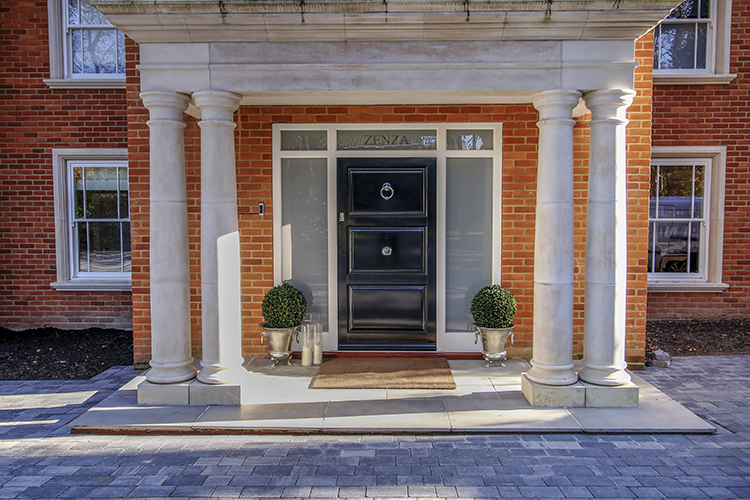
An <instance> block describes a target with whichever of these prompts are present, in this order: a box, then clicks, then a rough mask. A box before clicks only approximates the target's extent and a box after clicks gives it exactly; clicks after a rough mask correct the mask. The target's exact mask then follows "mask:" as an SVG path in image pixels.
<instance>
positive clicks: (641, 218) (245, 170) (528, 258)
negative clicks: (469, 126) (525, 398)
mask: <svg viewBox="0 0 750 500" xmlns="http://www.w3.org/2000/svg"><path fill="white" fill-rule="evenodd" d="M648 50H650V48H647V49H646V52H648ZM646 67H647V68H648V66H646ZM641 73H643V76H641V77H639V78H640V80H639V81H640V83H639V85H642V86H644V88H646V87H648V86H650V69H648V70H647V71H641ZM639 90H640V89H639ZM128 99H129V105H130V106H132V107H131V110H130V115H129V125H130V142H129V147H130V161H131V179H132V186H133V189H134V190H135V189H136V186H137V189H138V191H139V193H138V194H137V195H136V194H135V193H134V195H133V198H134V199H133V202H132V207H131V212H132V215H131V219H132V221H133V222H132V223H133V231H132V232H133V266H134V267H133V302H134V337H135V359H136V362H145V361H146V360H148V359H149V357H150V340H149V336H150V331H149V328H150V325H149V301H148V248H147V241H148V186H147V184H148V127H147V125H146V120H147V119H148V115H147V112H146V111H145V110H144V109H143V108H142V106H141V104H140V100H139V99H138V97H137V87H136V86H133V87H132V88H129V92H128ZM631 110H632V112H633V116H631V127H632V128H631V131H630V133H629V137H628V143H629V150H630V152H631V155H632V156H633V160H632V161H631V162H630V163H631V166H630V171H629V180H630V185H632V186H633V189H640V190H641V191H642V192H641V194H643V193H644V192H645V193H647V192H648V191H647V190H648V166H649V161H648V158H649V140H648V132H649V130H650V93H649V92H648V91H647V89H645V90H643V92H642V93H641V95H639V97H638V98H637V100H636V104H634V106H633V107H632V108H631ZM537 119H538V114H537V112H536V110H535V109H534V108H533V107H532V106H531V105H529V104H523V105H434V106H422V105H420V106H403V105H376V106H366V105H360V106H272V107H242V108H240V110H239V111H238V112H237V114H236V121H237V124H238V126H237V130H236V135H235V137H236V148H237V179H238V181H237V183H238V197H239V207H238V208H239V212H240V214H241V215H240V235H241V245H242V280H243V281H242V286H243V325H244V335H243V355H244V356H246V357H249V356H265V355H266V350H267V347H266V346H261V345H260V342H259V332H260V330H259V328H258V326H257V325H258V323H260V322H261V321H262V318H261V312H260V303H261V300H262V298H263V294H264V292H265V291H267V290H268V289H269V288H271V287H272V286H273V254H272V250H273V247H272V245H273V241H272V215H273V206H272V144H271V134H272V125H273V124H274V123H383V124H391V123H413V122H433V123H439V122H470V121H477V122H498V123H502V124H503V227H502V234H503V248H502V252H503V255H502V262H503V266H502V273H503V285H504V286H506V287H508V288H509V289H510V290H512V291H513V293H514V294H515V295H516V297H517V299H518V303H519V313H518V316H517V317H516V323H517V324H518V327H517V328H516V330H515V339H516V340H515V346H514V347H513V349H512V350H511V355H512V356H515V357H525V358H529V357H531V347H532V324H531V321H532V316H533V311H532V306H533V269H534V268H533V265H534V262H533V261H534V251H533V248H534V226H535V221H534V218H535V204H536V161H537V143H538V129H537V126H536V121H537ZM587 120H588V117H583V118H582V119H581V120H580V121H579V123H578V124H577V125H576V129H575V136H576V150H575V151H576V152H575V154H576V168H575V175H576V185H575V189H576V266H577V268H576V278H577V280H578V283H577V285H576V303H575V308H576V310H575V331H576V333H575V352H576V355H577V356H580V355H581V354H582V349H583V346H582V335H583V332H582V329H583V279H584V275H583V271H584V250H585V217H586V214H585V208H586V194H587V193H586V182H587V164H588V151H589V150H588V126H587V125H586V122H587ZM186 122H187V127H186V132H185V138H186V146H185V147H186V159H187V174H188V197H189V203H188V217H189V227H190V252H191V253H190V263H191V286H192V293H191V299H192V303H191V310H192V321H191V324H192V342H193V355H195V356H199V355H200V336H201V333H200V261H199V256H200V249H199V244H200V235H199V226H200V221H199V219H200V208H199V206H198V201H199V196H200V194H199V189H198V184H199V179H200V164H199V160H200V154H199V144H200V137H199V130H198V127H197V124H196V122H195V119H193V118H190V117H187V118H186ZM644 172H645V178H644ZM643 190H645V191H643ZM260 201H262V202H264V203H265V204H266V216H265V217H262V218H261V217H259V216H258V215H250V214H249V212H255V211H256V207H257V204H258V202H260ZM631 214H633V215H632V216H633V218H634V220H635V221H637V223H634V224H633V225H632V226H631V229H630V236H631V238H632V237H637V236H640V237H641V238H643V234H644V232H643V231H644V228H647V224H648V205H647V201H644V202H642V203H636V204H633V205H631ZM645 244H646V243H645V240H644V241H643V242H636V241H633V243H632V250H633V252H632V253H631V264H632V271H631V273H630V275H629V279H630V280H631V285H630V290H629V304H628V307H629V320H628V359H629V361H631V362H632V363H634V365H636V366H637V365H638V364H639V363H642V361H643V354H644V352H643V349H644V345H645V338H644V336H645V333H644V332H645V288H644V287H645V274H644V272H645V265H643V262H645V253H646V248H645ZM639 259H640V260H639Z"/></svg>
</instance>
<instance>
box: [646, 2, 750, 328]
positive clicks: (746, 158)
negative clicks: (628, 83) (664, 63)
mask: <svg viewBox="0 0 750 500" xmlns="http://www.w3.org/2000/svg"><path fill="white" fill-rule="evenodd" d="M732 10H733V14H732V16H733V18H732V46H731V61H730V71H731V72H732V73H735V74H737V78H736V79H735V80H734V81H733V82H731V83H730V84H728V85H687V86H686V85H657V86H655V87H654V113H653V117H654V129H653V145H654V146H726V147H727V173H726V202H725V212H724V258H723V271H722V274H723V276H722V278H723V282H724V283H727V284H728V285H729V289H727V290H726V291H724V292H721V293H664V292H661V293H650V294H649V297H648V317H649V319H670V318H721V317H747V315H748V313H749V311H750V304H749V303H748V296H750V259H748V250H747V249H748V247H750V229H748V228H750V189H749V188H748V181H750V20H749V19H748V17H749V16H750V3H748V2H744V1H740V2H733V4H732Z"/></svg>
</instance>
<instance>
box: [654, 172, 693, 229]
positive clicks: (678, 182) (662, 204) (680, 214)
mask: <svg viewBox="0 0 750 500" xmlns="http://www.w3.org/2000/svg"><path fill="white" fill-rule="evenodd" d="M692 201H693V167H692V166H677V167H671V166H661V167H659V213H658V218H659V219H665V218H667V219H688V218H691V217H692V206H693V203H692Z"/></svg>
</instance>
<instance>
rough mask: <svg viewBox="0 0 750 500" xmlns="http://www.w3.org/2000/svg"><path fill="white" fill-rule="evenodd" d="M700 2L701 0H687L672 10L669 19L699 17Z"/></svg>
mask: <svg viewBox="0 0 750 500" xmlns="http://www.w3.org/2000/svg"><path fill="white" fill-rule="evenodd" d="M706 3H707V2H706ZM700 4H701V1H700V0H685V1H684V2H682V3H681V4H680V5H678V6H677V7H675V8H674V9H673V10H672V12H670V14H669V16H667V19H697V18H698V12H700Z"/></svg>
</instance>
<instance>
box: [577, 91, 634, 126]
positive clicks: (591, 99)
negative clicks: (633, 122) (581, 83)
mask: <svg viewBox="0 0 750 500" xmlns="http://www.w3.org/2000/svg"><path fill="white" fill-rule="evenodd" d="M635 96H636V92H635V90H632V89H604V90H594V91H592V92H587V93H586V94H584V96H583V100H584V102H585V103H586V107H587V108H588V109H589V111H591V121H592V122H595V121H598V120H607V119H616V120H621V121H623V120H625V110H626V109H627V108H628V106H630V105H631V104H632V103H633V99H634V98H635Z"/></svg>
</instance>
